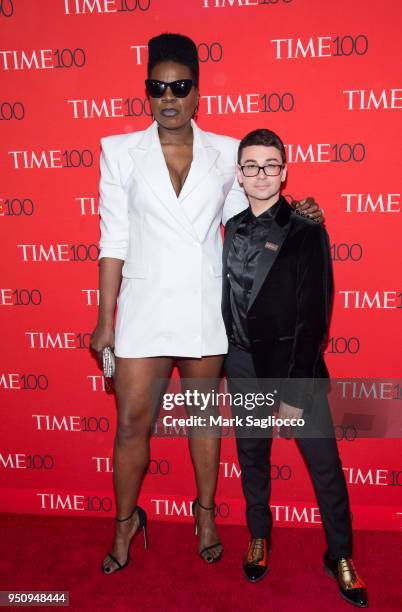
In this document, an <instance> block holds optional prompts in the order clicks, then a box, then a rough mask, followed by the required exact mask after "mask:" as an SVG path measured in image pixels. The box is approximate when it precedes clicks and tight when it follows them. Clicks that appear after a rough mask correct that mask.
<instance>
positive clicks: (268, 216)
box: [248, 198, 280, 223]
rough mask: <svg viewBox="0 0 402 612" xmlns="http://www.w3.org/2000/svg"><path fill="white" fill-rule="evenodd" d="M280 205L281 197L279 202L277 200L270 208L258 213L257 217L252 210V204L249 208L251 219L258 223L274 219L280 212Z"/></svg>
mask: <svg viewBox="0 0 402 612" xmlns="http://www.w3.org/2000/svg"><path fill="white" fill-rule="evenodd" d="M279 205H280V198H279V200H278V201H277V202H275V204H274V205H273V206H271V208H268V209H267V210H265V211H264V212H263V213H261V215H258V216H257V217H256V216H255V215H254V214H253V211H252V210H251V206H249V209H248V217H249V220H250V221H256V222H257V223H264V222H266V221H271V220H272V219H274V218H275V216H276V213H277V212H278V209H279Z"/></svg>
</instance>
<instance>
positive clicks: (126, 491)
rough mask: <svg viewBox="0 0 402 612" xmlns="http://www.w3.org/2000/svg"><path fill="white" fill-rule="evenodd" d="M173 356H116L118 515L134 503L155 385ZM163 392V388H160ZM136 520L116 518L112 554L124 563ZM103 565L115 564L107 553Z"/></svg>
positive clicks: (146, 448)
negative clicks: (122, 520) (118, 520)
mask: <svg viewBox="0 0 402 612" xmlns="http://www.w3.org/2000/svg"><path fill="white" fill-rule="evenodd" d="M172 365H173V359H171V358H169V357H147V358H135V359H131V358H121V357H116V374H115V377H114V383H115V390H116V398H117V414H118V416H117V431H116V437H115V441H114V451H113V483H114V490H115V496H116V508H117V517H118V518H126V517H128V516H129V515H130V514H131V513H132V511H133V509H134V508H135V506H136V503H137V497H138V493H139V489H140V486H141V482H142V479H143V476H144V473H145V470H146V468H147V466H148V463H149V439H150V434H151V427H152V418H153V411H154V409H155V398H156V395H155V391H156V385H157V384H160V382H161V381H160V379H164V378H166V379H169V376H170V373H171V370H172ZM160 391H161V392H163V389H160ZM138 524H139V518H138V514H137V513H135V514H134V515H133V516H132V517H131V519H130V520H128V521H125V522H122V523H119V522H116V530H115V536H114V543H113V548H112V549H111V551H110V552H111V553H112V555H113V556H114V557H115V558H116V559H117V560H118V561H119V563H121V564H123V563H125V561H126V559H127V551H128V547H129V543H130V540H131V538H132V537H133V535H134V534H135V532H136V530H137V528H138ZM103 567H104V568H105V569H106V570H107V571H108V573H112V572H114V571H116V569H118V566H117V564H116V563H115V562H114V561H113V560H112V559H111V558H110V557H109V556H106V558H105V560H104V563H103Z"/></svg>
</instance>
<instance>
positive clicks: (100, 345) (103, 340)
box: [90, 322, 114, 356]
mask: <svg viewBox="0 0 402 612" xmlns="http://www.w3.org/2000/svg"><path fill="white" fill-rule="evenodd" d="M105 346H110V347H111V348H112V349H114V328H113V323H111V324H105V323H99V322H98V324H97V326H96V327H95V329H94V331H93V332H92V334H91V340H90V348H91V350H93V351H95V352H96V353H97V354H98V356H99V353H101V352H102V350H103V349H104V348H105Z"/></svg>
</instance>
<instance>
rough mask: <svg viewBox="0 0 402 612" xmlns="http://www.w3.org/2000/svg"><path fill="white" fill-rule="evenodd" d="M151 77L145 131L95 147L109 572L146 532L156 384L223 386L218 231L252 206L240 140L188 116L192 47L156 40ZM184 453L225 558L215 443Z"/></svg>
mask: <svg viewBox="0 0 402 612" xmlns="http://www.w3.org/2000/svg"><path fill="white" fill-rule="evenodd" d="M148 77H149V79H152V82H151V83H147V89H148V93H149V94H150V95H149V97H150V104H151V109H152V113H153V116H154V118H155V120H154V122H153V123H152V125H151V126H150V127H149V128H147V129H146V130H143V131H138V132H132V133H129V134H119V135H115V136H108V137H105V138H102V139H101V143H102V153H101V160H100V166H101V180H100V215H101V239H100V254H99V259H100V263H99V268H100V274H99V288H100V305H99V318H98V324H97V327H96V329H95V330H94V332H93V334H92V338H91V347H92V348H93V349H94V350H95V351H97V352H99V351H101V350H102V348H103V347H104V346H108V345H109V346H113V347H114V351H115V355H116V373H115V379H114V381H115V390H116V397H117V405H118V419H117V432H116V438H115V444H114V454H113V468H114V470H113V471H114V474H113V477H114V487H115V494H116V506H117V519H116V520H117V523H116V530H115V537H114V543H113V548H112V550H111V552H110V553H108V555H107V556H106V558H105V560H104V562H103V564H102V570H103V571H104V572H105V573H114V572H115V571H118V570H120V569H122V568H123V567H126V565H127V563H128V561H129V547H130V544H131V540H132V539H133V537H134V534H135V533H137V532H138V531H139V530H140V528H143V530H144V535H146V513H145V512H144V510H143V509H142V508H140V507H138V506H137V505H136V503H137V497H138V493H139V489H140V484H141V480H142V478H143V475H144V472H145V471H146V468H147V465H148V462H149V437H150V431H151V425H152V405H151V404H152V401H151V394H152V387H153V384H154V383H155V381H156V380H157V379H160V378H168V377H169V376H170V374H171V371H172V368H173V366H174V365H177V367H178V370H179V373H180V376H181V377H182V378H184V379H193V378H195V379H202V378H206V379H215V378H216V379H219V376H220V373H221V368H222V363H223V358H224V355H225V353H226V352H227V348H228V343H227V338H226V334H225V328H224V324H223V320H222V314H221V282H222V278H221V277H222V262H221V255H222V240H221V234H220V226H221V223H222V222H223V223H225V222H226V220H227V219H229V218H230V217H232V216H233V215H235V214H237V213H238V212H240V211H241V210H243V209H244V208H246V207H247V206H248V203H247V200H246V197H245V195H244V193H243V190H242V189H241V188H240V186H239V184H238V183H237V181H236V179H235V164H236V154H237V146H238V141H237V140H236V139H234V138H229V137H227V136H220V135H217V134H212V133H210V132H205V131H203V130H201V129H200V128H198V127H197V125H196V123H195V122H194V121H193V119H192V117H193V115H194V113H195V111H196V108H197V105H198V98H199V91H198V58H197V49H196V47H195V45H194V43H193V41H191V40H190V39H188V38H187V37H184V36H181V35H176V34H163V35H161V36H158V37H156V38H153V39H151V41H150V42H149V63H148ZM188 81H191V82H190V83H189V82H188ZM183 94H186V95H185V96H183ZM156 96H161V97H156ZM316 209H317V207H316V206H315V205H314V204H313V205H312V207H310V209H309V211H310V212H311V211H314V210H316ZM116 303H117V305H118V308H117V316H116V325H115V330H114V325H113V319H114V312H115V308H116ZM189 446H190V452H191V458H192V462H193V465H194V471H195V480H196V486H197V498H196V500H195V501H194V503H193V513H194V515H195V521H196V525H197V527H198V538H199V539H198V550H199V552H200V554H201V556H202V558H203V559H204V560H205V561H207V562H214V561H217V560H218V559H220V557H221V555H222V550H223V549H222V545H221V543H220V542H219V540H218V536H217V533H216V526H215V521H214V512H213V510H214V507H215V504H214V494H215V488H216V482H217V473H218V465H219V451H220V440H219V438H217V437H215V438H205V437H204V438H203V437H199V438H197V437H194V438H189Z"/></svg>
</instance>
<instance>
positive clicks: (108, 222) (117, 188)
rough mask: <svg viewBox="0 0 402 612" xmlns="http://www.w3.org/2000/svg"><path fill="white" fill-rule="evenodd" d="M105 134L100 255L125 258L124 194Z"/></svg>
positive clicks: (125, 197)
mask: <svg viewBox="0 0 402 612" xmlns="http://www.w3.org/2000/svg"><path fill="white" fill-rule="evenodd" d="M108 140H109V139H108V137H106V138H101V155H100V182H99V214H100V218H101V220H100V241H99V246H100V253H99V259H101V258H102V257H114V258H116V259H123V260H125V259H126V256H127V251H128V241H129V219H128V202H127V194H126V192H125V191H124V189H123V187H122V185H121V182H120V172H119V167H118V163H117V160H116V159H114V157H113V154H112V152H111V151H110V145H109V143H108Z"/></svg>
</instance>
